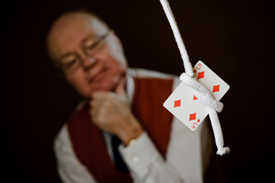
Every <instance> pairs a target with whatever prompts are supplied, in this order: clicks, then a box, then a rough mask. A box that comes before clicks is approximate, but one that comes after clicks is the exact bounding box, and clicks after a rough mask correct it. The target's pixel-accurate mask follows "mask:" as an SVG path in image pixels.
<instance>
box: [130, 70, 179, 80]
mask: <svg viewBox="0 0 275 183" xmlns="http://www.w3.org/2000/svg"><path fill="white" fill-rule="evenodd" d="M128 74H130V75H131V76H133V77H137V78H164V79H170V78H177V77H178V76H176V75H173V74H167V73H163V72H159V71H154V70H148V69H142V68H129V69H128Z"/></svg>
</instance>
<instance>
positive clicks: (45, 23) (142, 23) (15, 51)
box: [0, 0, 275, 183]
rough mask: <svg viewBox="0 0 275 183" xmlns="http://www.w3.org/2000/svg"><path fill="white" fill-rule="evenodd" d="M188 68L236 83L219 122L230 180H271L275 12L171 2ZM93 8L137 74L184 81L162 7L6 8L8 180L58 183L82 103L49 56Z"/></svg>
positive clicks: (78, 1)
mask: <svg viewBox="0 0 275 183" xmlns="http://www.w3.org/2000/svg"><path fill="white" fill-rule="evenodd" d="M169 2H170V5H171V7H172V10H173V12H174V15H175V17H176V20H177V23H178V26H179V29H180V31H181V34H182V37H183V40H184V42H185V45H186V48H187V51H188V54H189V56H190V60H191V62H192V64H193V65H194V64H195V63H196V62H197V61H198V60H202V61H203V62H204V63H206V64H207V65H208V66H209V67H210V68H211V69H212V70H213V71H214V72H215V73H217V74H218V75H219V76H220V77H221V78H222V79H223V80H224V81H226V82H227V83H228V84H229V85H230V87H231V88H230V90H229V92H228V93H227V94H226V95H225V96H224V98H223V99H222V100H221V101H222V102H223V103H224V104H225V108H224V111H223V112H222V113H221V114H219V117H220V121H221V123H222V128H223V132H224V138H225V145H226V146H229V147H230V148H231V152H230V154H228V155H225V156H222V157H219V160H220V162H221V164H222V167H223V170H224V174H225V177H226V178H227V180H228V181H229V182H267V181H268V180H269V179H270V178H272V179H273V176H272V173H273V172H274V163H275V161H274V155H275V152H274V151H275V144H274V133H275V132H274V127H275V125H274V115H273V114H274V110H273V109H274V107H273V105H274V96H273V94H274V86H273V85H274V74H273V70H274V68H273V66H274V64H273V62H274V46H273V45H274V13H273V12H272V11H274V6H272V4H271V1H260V0H258V1H254V0H251V1H241V0H239V1H237V0H234V1H232V0H231V1H210V0H208V1H202V0H188V1H187V0H170V1H169ZM80 7H86V8H88V9H90V10H92V11H94V12H96V13H97V14H99V15H100V16H101V17H102V18H103V19H104V20H105V21H106V22H107V23H108V24H109V25H110V27H111V28H112V29H114V30H115V31H116V33H117V35H118V36H119V37H120V39H121V41H122V43H123V45H124V48H125V52H126V57H127V59H128V62H129V65H130V66H131V67H142V68H146V69H153V70H157V71H161V72H166V73H172V74H177V75H180V74H181V73H182V72H183V71H184V68H183V65H182V61H181V58H180V54H179V51H178V48H177V45H176V43H175V41H174V37H173V34H172V31H171V29H170V26H169V23H168V21H167V19H166V17H165V14H164V12H163V10H162V7H161V5H160V3H159V1H158V0H116V1H114V0H112V1H111V0H100V1H99V0H98V1H93V0H74V1H73V0H71V1H68V0H62V1H53V0H40V1H30V0H25V1H18V0H17V1H16V0H13V1H9V3H8V4H2V6H1V20H2V21H1V27H2V28H1V36H2V39H1V40H2V41H1V43H2V49H1V50H2V51H3V53H2V59H1V64H2V66H1V71H2V72H1V74H2V86H1V89H2V91H4V93H3V94H2V98H3V100H1V101H2V106H3V107H4V108H5V110H2V111H3V114H4V115H2V116H3V117H2V120H1V128H0V130H1V136H0V137H1V154H2V156H1V167H2V168H3V171H1V174H2V175H1V179H2V180H5V179H6V180H7V181H5V182H28V183H36V182H39V183H44V182H45V183H46V182H47V183H49V182H51V183H58V182H60V180H59V178H58V175H57V173H56V164H55V163H56V162H55V157H54V153H53V148H52V143H53V139H54V137H55V135H56V133H57V132H58V130H59V129H60V127H61V126H62V124H63V123H64V122H65V121H66V119H67V117H68V115H69V114H70V113H71V112H72V110H73V109H74V107H75V105H76V104H77V103H78V102H79V100H80V99H81V98H80V97H79V96H78V95H77V94H76V92H74V91H73V90H72V89H71V88H70V87H69V86H68V85H67V84H66V83H65V82H64V81H63V80H62V79H61V78H58V77H57V76H56V75H55V70H54V67H53V65H52V63H51V61H50V59H49V57H48V56H47V54H46V49H45V38H46V34H47V31H48V29H49V26H50V24H51V23H52V22H53V20H54V19H55V18H56V17H57V16H59V15H60V14H61V13H63V12H64V11H68V10H72V9H75V8H80Z"/></svg>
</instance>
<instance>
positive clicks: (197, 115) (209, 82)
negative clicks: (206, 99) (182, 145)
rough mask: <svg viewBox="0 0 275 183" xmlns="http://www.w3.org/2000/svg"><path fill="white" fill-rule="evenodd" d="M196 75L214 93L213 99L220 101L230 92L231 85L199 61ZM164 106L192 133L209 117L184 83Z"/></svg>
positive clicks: (203, 106)
mask: <svg viewBox="0 0 275 183" xmlns="http://www.w3.org/2000/svg"><path fill="white" fill-rule="evenodd" d="M194 73H195V77H196V78H197V80H198V81H199V82H200V83H202V84H203V85H204V86H205V87H206V88H207V89H208V90H209V91H210V92H212V94H213V97H214V98H215V99H216V100H218V101H219V100H220V99H221V98H222V97H223V96H224V94H225V93H226V92H227V91H228V90H229V85H228V84H226V83H225V82H224V81H223V80H222V79H221V78H220V77H219V76H217V75H216V74H215V73H214V72H213V71H212V70H210V69H209V68H208V67H207V66H206V65H205V64H204V63H203V62H202V61H198V63H197V64H196V65H195V66H194ZM163 106H164V107H165V108H166V109H167V110H169V111H170V112H171V113H172V114H173V115H174V116H176V117H177V118H178V119H179V120H180V121H181V122H182V123H184V124H185V125H186V126H187V127H188V128H189V129H190V130H192V131H194V130H196V129H197V127H198V126H199V125H200V124H201V122H202V121H203V120H204V118H205V117H206V116H207V115H208V111H207V107H206V106H205V105H203V104H202V103H201V102H200V101H199V100H198V99H197V98H196V96H194V94H193V91H192V88H191V87H189V86H187V85H185V84H184V83H183V82H181V83H180V84H179V86H178V87H177V88H176V89H175V90H174V91H173V93H172V94H171V95H170V96H169V97H168V99H167V100H166V101H165V102H164V103H163Z"/></svg>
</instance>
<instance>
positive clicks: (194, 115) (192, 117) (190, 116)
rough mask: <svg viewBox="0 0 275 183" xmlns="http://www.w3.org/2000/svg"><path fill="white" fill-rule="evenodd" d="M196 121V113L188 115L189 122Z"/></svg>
mask: <svg viewBox="0 0 275 183" xmlns="http://www.w3.org/2000/svg"><path fill="white" fill-rule="evenodd" d="M194 119H196V113H193V114H189V121H192V120H194Z"/></svg>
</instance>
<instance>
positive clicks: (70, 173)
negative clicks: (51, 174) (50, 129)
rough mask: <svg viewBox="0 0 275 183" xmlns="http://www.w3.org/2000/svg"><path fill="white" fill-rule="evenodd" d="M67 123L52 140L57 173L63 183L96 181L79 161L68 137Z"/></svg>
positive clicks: (89, 182)
mask: <svg viewBox="0 0 275 183" xmlns="http://www.w3.org/2000/svg"><path fill="white" fill-rule="evenodd" d="M67 130H68V129H67V125H64V126H63V127H62V128H61V131H60V132H59V134H58V136H57V138H56V139H55V141H54V151H55V154H56V159H57V170H58V174H59V176H60V178H61V180H62V182H64V183H96V181H95V180H94V178H93V177H92V176H91V174H90V173H89V172H88V170H87V168H86V167H85V166H84V165H82V164H81V162H79V160H78V158H77V157H76V155H75V153H74V152H73V148H72V145H71V142H70V139H69V135H68V131H67Z"/></svg>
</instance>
